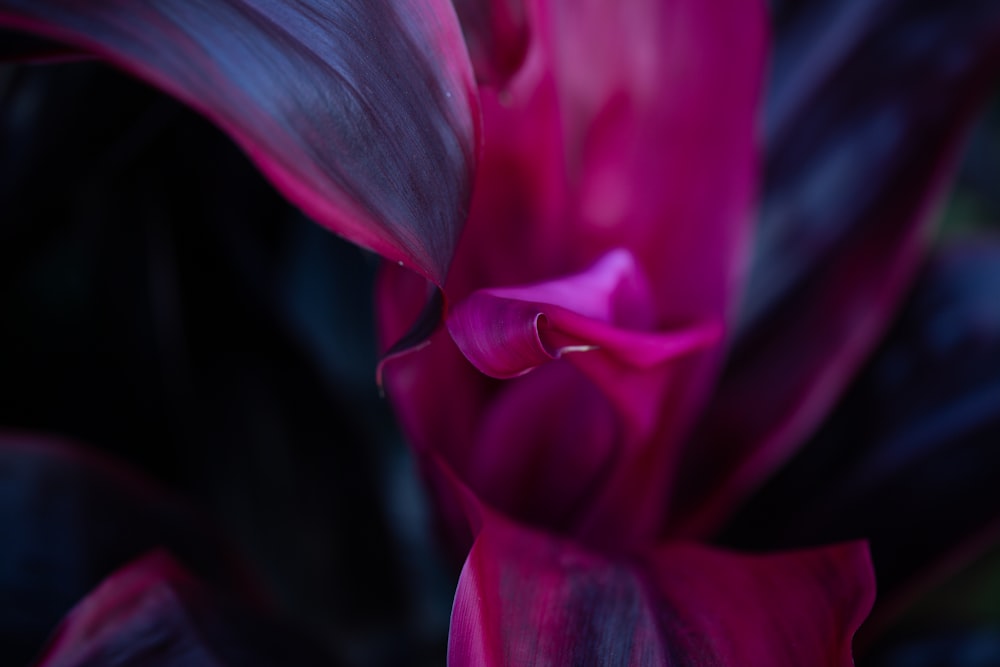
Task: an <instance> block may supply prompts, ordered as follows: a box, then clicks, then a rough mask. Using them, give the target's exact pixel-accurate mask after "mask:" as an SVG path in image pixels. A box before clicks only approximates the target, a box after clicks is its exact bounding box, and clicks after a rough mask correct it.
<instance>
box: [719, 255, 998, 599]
mask: <svg viewBox="0 0 1000 667" xmlns="http://www.w3.org/2000/svg"><path fill="white" fill-rule="evenodd" d="M998 295H1000V240H997V239H993V240H991V241H987V240H980V241H979V242H967V243H965V244H962V245H958V246H955V247H951V248H948V249H947V250H946V251H944V252H941V253H939V254H938V255H937V256H935V257H934V259H933V261H932V262H931V264H930V266H929V267H928V268H927V270H926V271H925V273H924V274H923V275H922V277H921V279H920V281H919V282H918V283H917V286H916V289H915V291H914V294H913V296H912V298H911V299H910V301H909V302H908V303H907V305H906V307H905V308H904V310H903V312H902V315H901V317H900V319H899V321H898V322H897V323H896V324H895V326H894V328H893V329H892V331H891V333H890V335H889V338H888V340H887V341H886V343H885V344H884V345H883V346H882V347H881V348H880V350H879V351H878V353H877V354H876V356H875V358H874V359H873V360H872V362H871V363H870V364H869V365H868V367H867V368H866V369H865V371H864V373H863V374H862V375H861V376H860V377H859V378H858V380H857V381H856V383H855V384H854V385H852V386H851V389H850V391H849V392H848V394H847V395H846V397H845V398H844V400H843V401H842V403H841V404H840V405H839V406H838V408H837V410H836V411H835V412H834V413H833V415H832V416H831V418H830V419H829V421H828V422H827V423H826V424H825V425H824V426H823V428H822V429H821V431H820V432H819V434H818V435H817V436H816V437H814V438H813V439H812V440H811V441H810V442H809V443H807V445H806V446H805V447H804V448H803V449H802V450H801V452H800V453H799V455H798V456H797V457H796V458H795V459H793V460H792V461H791V463H790V464H789V465H788V466H787V467H786V468H785V469H784V470H782V471H781V472H780V473H779V474H778V475H777V476H776V477H775V478H774V479H773V480H772V481H771V482H769V483H768V484H767V485H766V486H765V487H764V488H763V489H762V490H761V491H760V492H759V493H758V494H757V495H756V496H754V498H753V499H752V500H751V501H750V502H749V503H748V505H747V506H746V507H745V508H744V509H743V510H742V511H741V512H740V513H739V514H737V515H736V517H735V518H734V519H733V520H732V522H731V523H730V524H729V526H728V528H727V530H726V531H725V533H724V537H723V539H724V542H725V543H727V544H730V545H735V546H739V547H748V548H758V549H760V548H767V549H774V548H788V547H799V546H805V545H815V544H823V543H827V542H829V541H831V540H844V539H868V540H870V542H871V547H872V557H873V560H874V563H875V569H876V573H877V575H878V581H879V591H880V603H879V607H878V609H879V610H880V612H881V613H882V615H885V614H888V613H890V612H891V611H892V610H893V609H894V605H896V604H897V603H899V602H900V601H901V600H902V599H903V598H902V597H901V596H903V595H907V594H911V593H913V592H914V591H913V585H915V584H927V583H930V582H931V581H933V579H934V575H935V574H941V573H943V572H944V570H941V569H940V568H941V567H942V566H944V565H947V566H948V567H949V568H952V567H955V566H956V565H957V564H958V563H961V562H964V561H966V560H967V559H968V558H969V557H971V556H974V555H976V552H975V550H974V547H980V548H981V547H983V546H984V545H987V544H989V540H988V538H989V539H993V540H995V539H996V538H997V537H1000V535H998V534H997V526H998V525H1000V524H998V520H1000V495H998V494H997V480H998V479H1000V446H998V443H1000V307H998V303H1000V301H998V298H1000V297H998Z"/></svg>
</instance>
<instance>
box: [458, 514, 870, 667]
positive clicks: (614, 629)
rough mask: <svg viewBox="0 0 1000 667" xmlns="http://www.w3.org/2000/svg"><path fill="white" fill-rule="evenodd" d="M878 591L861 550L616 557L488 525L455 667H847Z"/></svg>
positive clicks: (469, 572) (478, 548) (471, 560)
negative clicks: (573, 666)
mask: <svg viewBox="0 0 1000 667" xmlns="http://www.w3.org/2000/svg"><path fill="white" fill-rule="evenodd" d="M874 592H875V590H874V581H873V579H872V573H871V564H870V561H869V558H868V552H867V549H866V547H865V546H864V544H862V543H850V544H844V545H839V546H834V547H829V548H826V549H817V550H813V551H802V552H796V553H786V554H778V555H772V556H740V555H736V554H732V553H727V552H722V551H718V550H714V549H709V548H706V547H700V546H694V545H680V544H678V545H671V546H666V547H660V548H654V549H648V550H646V551H643V552H641V553H638V554H636V555H632V556H620V557H608V556H603V555H598V554H596V553H593V552H589V551H587V550H586V549H583V548H581V547H579V546H578V545H576V544H574V543H571V542H567V541H563V540H560V539H558V538H554V537H552V536H551V535H547V534H544V533H541V532H537V531H534V530H531V529H527V528H523V527H520V526H517V525H516V524H513V523H510V522H508V521H506V520H503V519H500V518H499V517H496V516H492V515H487V516H486V517H485V521H484V523H483V526H482V528H481V531H480V532H479V535H478V537H477V538H476V543H475V545H474V546H473V548H472V551H471V553H470V554H469V557H468V559H467V560H466V563H465V567H464V569H463V571H462V575H461V578H460V580H459V587H458V593H457V595H456V599H455V607H454V610H453V613H452V627H451V638H450V641H449V656H448V657H449V664H450V665H452V667H463V666H465V665H470V666H471V665H477V666H486V665H489V666H492V665H570V664H601V665H630V666H636V665H678V666H679V665H684V666H685V667H700V666H706V667H707V666H709V665H712V666H715V665H746V664H753V665H758V664H759V665H775V666H780V665H788V666H789V667H792V666H795V667H799V666H801V665H817V666H822V665H829V666H831V667H832V666H838V667H848V666H850V665H853V664H854V663H853V660H852V657H851V641H852V638H853V636H854V633H855V632H856V631H857V629H858V627H859V625H860V624H861V622H862V621H863V620H864V618H865V616H866V615H867V613H868V610H869V609H870V607H871V604H872V601H873V598H874Z"/></svg>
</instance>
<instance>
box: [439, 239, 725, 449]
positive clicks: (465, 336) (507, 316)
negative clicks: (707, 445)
mask: <svg viewBox="0 0 1000 667" xmlns="http://www.w3.org/2000/svg"><path fill="white" fill-rule="evenodd" d="M653 311H654V306H653V301H652V292H651V290H650V286H649V284H648V282H647V280H646V278H645V276H644V275H642V270H641V268H640V267H639V266H638V265H637V263H636V262H635V259H634V257H633V256H632V254H631V253H630V252H628V251H627V250H623V249H619V250H613V251H611V252H609V253H608V254H607V255H605V256H604V257H602V258H601V259H600V260H599V261H598V262H597V263H596V264H594V265H593V266H592V267H590V268H589V269H588V270H586V271H584V272H583V273H580V274H577V275H574V276H570V277H567V278H562V279H559V280H554V281H550V282H547V283H539V284H536V285H528V286H524V287H499V288H493V289H486V290H481V291H478V292H475V293H474V294H472V295H471V296H470V297H469V298H467V299H465V300H464V301H462V302H461V303H459V304H458V305H457V306H456V307H455V308H454V310H453V311H452V313H451V314H450V315H449V317H448V330H449V332H450V333H451V335H452V338H453V339H454V341H455V343H456V344H457V345H458V348H459V349H460V350H461V351H462V353H463V354H464V355H465V356H466V358H468V359H469V361H471V362H472V363H473V365H475V366H476V367H477V368H478V369H479V370H480V371H482V372H483V373H486V374H487V375H490V376H492V377H497V378H510V377H516V376H519V375H524V374H525V373H527V372H529V371H531V370H532V369H534V368H536V367H537V366H540V365H542V364H543V363H546V362H548V361H551V360H554V359H560V358H563V357H565V358H566V359H567V360H569V361H570V362H571V363H572V364H573V365H575V366H576V367H577V368H579V369H580V370H581V371H583V373H584V374H586V375H587V376H589V377H590V378H591V380H593V382H594V384H595V385H596V386H597V387H598V388H599V389H600V390H601V391H602V392H604V393H605V394H606V395H607V398H608V399H609V400H610V401H611V402H612V403H613V404H615V407H616V408H617V409H618V411H619V412H620V413H621V414H623V415H625V416H626V419H625V421H626V428H628V429H631V430H632V431H633V432H636V433H639V434H641V435H642V436H645V437H648V436H649V435H651V430H652V429H653V427H654V426H655V424H656V420H657V417H658V416H659V412H660V410H661V409H662V403H663V400H664V397H665V395H666V393H667V390H668V389H669V387H670V384H671V383H670V379H671V378H672V377H673V373H671V370H672V367H671V366H672V364H671V362H674V361H675V360H677V359H678V358H683V357H685V356H688V355H690V354H691V353H692V352H696V351H700V350H704V349H705V348H707V347H710V346H711V345H713V344H715V343H717V342H718V341H719V339H720V338H721V324H715V325H714V326H713V325H712V324H702V325H700V326H691V327H688V328H683V329H678V330H676V331H667V332H661V331H654V330H653V325H654V321H653V319H652V314H653Z"/></svg>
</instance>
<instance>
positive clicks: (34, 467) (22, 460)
mask: <svg viewBox="0 0 1000 667" xmlns="http://www.w3.org/2000/svg"><path fill="white" fill-rule="evenodd" d="M0 498H2V500H3V502H2V503H0V533H2V534H3V535H4V538H3V540H0V555H2V557H0V599H3V600H4V601H5V602H4V604H3V605H0V653H2V654H3V656H4V660H5V661H9V662H10V663H11V664H24V663H26V662H27V661H28V660H29V659H30V658H31V656H32V655H33V654H35V653H36V652H37V651H38V649H39V648H40V647H41V645H42V643H43V641H44V640H45V637H46V636H47V635H48V634H49V632H50V631H51V629H52V627H53V626H54V625H55V624H56V623H57V622H58V620H59V618H60V617H62V615H63V614H64V613H65V612H66V610H67V609H69V607H70V606H71V605H73V604H74V603H75V602H76V601H77V600H78V599H80V598H81V597H82V596H83V595H85V594H86V593H87V592H88V591H89V590H90V589H91V588H92V587H93V586H95V585H96V584H97V583H98V582H99V581H100V580H101V579H102V578H104V577H105V576H107V575H108V574H110V573H111V572H112V571H113V570H114V569H116V568H118V567H120V566H121V565H122V564H124V563H126V562H128V561H129V560H131V559H133V558H135V557H137V556H139V555H140V554H142V553H144V552H145V551H147V550H149V549H152V548H154V547H157V546H160V545H163V546H166V547H168V548H170V549H172V550H174V551H175V552H176V553H177V554H178V556H180V557H182V558H183V559H184V562H186V563H188V564H190V565H191V566H192V567H194V568H197V571H198V572H199V573H201V574H203V575H204V576H206V577H209V578H210V579H211V580H212V581H213V582H215V583H216V584H218V585H220V586H223V587H227V588H230V589H235V588H243V587H245V585H244V581H243V579H242V577H241V576H240V574H239V573H240V568H239V567H233V565H234V563H233V561H232V560H231V559H230V558H229V557H228V556H227V555H226V554H227V550H226V548H225V547H224V546H223V544H222V540H220V539H219V538H218V536H217V535H215V534H213V533H212V532H211V531H210V530H209V528H208V527H207V526H206V525H204V524H203V523H202V522H201V520H200V519H199V518H198V517H197V516H196V515H195V514H194V513H193V512H192V511H189V510H187V509H186V508H185V507H184V506H183V505H181V504H179V503H178V502H177V501H176V500H174V499H172V498H171V497H169V496H168V495H167V494H165V493H164V492H163V491H162V490H160V489H158V488H157V487H156V486H155V485H154V484H152V483H151V482H150V481H149V480H146V479H143V478H142V477H140V476H137V475H135V474H134V473H132V472H130V471H128V470H125V469H121V468H119V467H117V466H116V465H114V464H112V463H110V462H109V461H107V460H105V459H103V458H101V457H99V456H96V455H94V454H93V453H90V452H89V451H87V450H84V449H82V448H81V447H79V446H73V445H70V444H68V443H63V442H58V441H54V440H45V439H40V438H38V437H34V436H28V435H23V434H13V433H6V434H2V436H0Z"/></svg>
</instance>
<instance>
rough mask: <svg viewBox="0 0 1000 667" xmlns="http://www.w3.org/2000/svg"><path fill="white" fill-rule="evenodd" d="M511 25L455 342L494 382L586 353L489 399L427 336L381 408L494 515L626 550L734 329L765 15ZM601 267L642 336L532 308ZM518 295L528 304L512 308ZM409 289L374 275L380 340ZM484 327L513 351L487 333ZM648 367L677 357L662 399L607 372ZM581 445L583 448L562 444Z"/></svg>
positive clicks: (701, 11) (715, 11)
mask: <svg viewBox="0 0 1000 667" xmlns="http://www.w3.org/2000/svg"><path fill="white" fill-rule="evenodd" d="M526 6H527V8H528V18H529V29H530V35H531V43H530V47H529V50H528V53H527V55H526V58H525V63H524V65H523V66H522V67H521V69H520V70H519V71H518V73H517V76H516V77H514V79H513V80H512V81H511V82H510V85H509V86H508V88H507V89H506V91H505V92H504V94H502V95H494V94H491V93H489V92H484V95H483V105H484V139H485V141H484V149H483V158H482V161H481V165H480V166H481V168H480V171H479V173H478V175H477V182H476V189H475V196H474V198H473V203H472V214H471V216H470V219H469V223H468V225H467V227H466V230H465V235H464V236H463V238H462V241H461V244H460V247H459V250H458V252H457V254H456V261H455V264H454V266H453V269H452V272H451V274H450V275H449V280H448V283H447V285H446V291H447V293H448V295H449V297H450V298H451V300H452V303H453V304H458V305H456V306H455V307H454V310H453V312H452V313H451V315H450V317H449V331H450V332H451V334H452V336H453V337H454V339H455V341H457V342H458V343H459V345H460V346H461V347H462V348H463V349H464V350H465V351H467V352H468V353H469V354H470V356H471V357H472V358H473V362H474V363H476V364H477V365H479V366H480V367H481V368H484V369H486V370H488V371H489V372H491V373H494V374H496V375H499V376H505V377H507V376H511V375H518V373H520V372H522V371H525V370H527V369H528V368H530V367H532V366H536V365H537V364H538V363H539V362H544V361H546V360H548V359H550V358H551V357H552V356H558V355H557V354H554V353H556V352H557V351H558V350H559V349H561V348H566V347H569V348H577V347H591V346H594V345H595V344H596V345H598V346H600V347H601V351H599V352H598V353H596V354H590V353H583V352H581V353H579V354H576V353H574V354H568V355H563V358H562V359H560V360H556V361H553V362H552V363H545V364H544V366H542V367H540V368H536V370H534V371H532V372H530V373H527V374H526V375H524V376H522V377H517V378H516V379H513V380H509V381H505V382H497V381H494V380H490V379H488V378H482V377H480V376H479V375H478V374H477V373H476V371H475V369H474V368H472V367H471V366H470V365H469V364H468V363H467V362H464V361H463V359H462V356H461V355H460V354H459V352H458V350H457V349H456V348H455V345H454V343H453V342H452V340H450V339H449V336H447V335H444V334H441V335H439V336H436V337H435V338H433V339H432V344H431V345H430V346H429V347H428V348H427V349H425V350H422V351H420V352H419V353H418V354H415V355H412V356H411V357H410V358H407V359H404V360H402V361H400V362H399V363H398V365H396V366H395V367H393V366H390V367H388V369H387V370H388V374H387V380H388V381H387V383H386V384H387V388H388V394H389V397H390V398H391V399H392V400H393V402H394V404H395V406H396V409H397V413H398V414H399V415H400V417H401V421H402V423H403V425H404V428H405V429H406V431H407V435H408V436H409V438H410V439H411V441H412V442H414V443H415V444H416V446H417V447H418V448H421V449H433V450H435V451H437V452H439V453H441V454H442V455H444V456H445V458H446V459H447V460H448V461H449V463H450V464H451V465H452V466H453V467H454V468H455V470H456V471H457V473H458V474H459V475H460V476H462V477H463V478H464V479H466V481H467V482H468V483H469V484H471V485H472V486H473V487H474V489H475V490H476V492H477V493H481V494H483V495H484V497H486V498H488V499H489V500H490V501H491V502H493V503H495V504H497V505H498V506H499V507H501V508H503V509H504V510H505V511H510V512H513V513H514V514H515V515H516V516H518V517H519V518H521V519H523V520H526V521H528V522H532V521H534V522H536V524H541V525H549V526H550V527H552V528H554V529H558V530H561V531H564V532H566V531H568V532H574V533H576V534H579V535H581V536H585V537H584V539H589V540H599V541H601V542H603V543H608V544H612V543H621V542H631V541H636V540H642V539H646V538H648V537H649V536H650V535H652V534H653V533H655V532H656V531H657V530H658V529H659V524H660V523H661V522H662V513H663V511H664V508H665V503H664V502H663V496H664V494H665V493H666V486H665V484H666V481H667V479H669V476H670V474H671V473H672V471H673V469H674V458H675V453H676V446H677V443H678V442H679V440H680V439H681V437H682V436H683V435H684V433H685V432H686V430H687V428H688V426H689V425H690V423H691V421H692V419H693V415H694V413H695V412H696V410H697V408H698V407H699V406H700V404H701V401H702V400H703V399H704V397H705V393H706V391H707V390H708V388H709V386H710V383H711V380H712V377H713V375H714V371H715V369H716V366H717V361H718V359H719V354H720V350H721V345H714V346H713V345H711V344H710V343H709V342H708V341H709V339H710V338H711V337H712V336H713V335H718V334H717V333H714V332H711V330H712V329H713V328H716V327H719V326H725V324H726V323H727V322H728V320H729V314H730V311H731V310H732V307H733V303H734V298H735V294H736V288H737V287H738V284H739V276H740V275H741V272H742V268H743V264H744V260H745V257H744V255H745V242H746V240H747V230H748V223H749V222H750V217H751V216H750V204H751V199H752V196H753V195H752V193H753V190H754V187H755V183H756V169H755V166H756V164H755V161H756V160H755V159H756V128H755V110H756V106H757V103H758V93H759V86H760V80H761V74H762V67H763V59H764V50H765V45H764V41H765V40H764V36H765V28H764V16H763V8H762V7H761V6H760V5H759V4H758V3H749V4H748V3H732V5H731V6H729V5H726V6H721V5H720V6H715V5H713V6H712V7H711V8H709V7H707V6H705V5H704V4H703V3H694V2H672V3H661V2H654V1H646V0H642V1H640V2H630V3H619V2H610V1H605V0H599V1H594V2H585V3H570V2H549V3H543V2H531V3H527V4H526ZM621 35H629V38H628V40H625V41H624V42H623V41H622V40H621V39H620V37H621ZM720 72H725V73H726V76H720V74H719V73H720ZM615 249H620V250H622V251H624V252H627V253H628V255H629V256H630V257H631V260H630V261H632V262H634V265H635V268H636V271H635V273H636V274H637V275H640V276H643V277H644V278H643V280H644V281H645V282H648V285H649V288H648V296H644V297H643V300H644V302H645V304H646V305H645V307H642V308H634V309H632V310H631V311H630V312H631V313H632V315H631V317H635V316H638V326H635V323H632V325H631V326H629V327H624V326H618V325H619V324H620V323H615V325H616V326H614V327H613V328H609V327H608V326H607V324H606V322H607V321H608V320H606V319H605V320H604V321H601V320H600V318H596V319H595V318H593V317H586V318H584V317H582V316H580V314H581V313H591V309H592V308H594V307H596V306H597V305H598V304H597V303H596V302H597V301H599V300H603V301H604V303H609V302H608V300H607V299H603V297H601V298H599V297H597V296H594V295H592V296H585V294H587V293H586V292H585V291H584V290H583V289H577V288H574V289H573V290H568V291H564V292H563V293H562V295H561V296H559V297H558V298H555V297H552V296H551V295H547V296H545V297H541V296H540V293H541V292H545V291H547V290H550V289H556V288H557V287H558V288H563V287H567V286H572V285H574V284H577V283H582V282H586V280H588V279H586V278H582V277H581V276H587V275H589V276H590V277H591V278H593V277H594V276H595V275H596V274H601V273H604V274H607V275H610V274H612V273H614V272H613V271H609V270H607V267H606V265H604V264H602V263H601V262H602V261H603V260H602V258H605V259H606V256H608V253H609V252H611V251H615ZM595 267H597V268H595ZM525 285H532V286H533V287H532V288H531V289H530V290H529V291H522V289H521V288H519V287H517V286H525ZM421 289H422V288H421V287H420V286H419V285H416V284H407V278H406V277H405V276H403V275H401V274H400V272H399V271H397V270H395V269H394V268H393V267H389V268H388V269H387V270H386V271H385V272H384V274H383V277H382V281H381V286H380V296H379V301H380V303H379V311H380V316H381V317H380V320H381V322H380V328H381V331H382V335H383V338H384V339H385V340H387V341H391V340H394V339H395V338H396V337H398V335H399V333H400V332H401V330H402V329H404V328H405V326H406V325H405V323H406V322H408V321H412V318H413V317H415V316H416V313H415V312H413V308H414V307H413V305H412V304H414V303H419V302H420V298H419V295H420V293H421V292H420V290H421ZM643 289H645V288H643ZM511 290H513V291H511ZM572 291H576V292H577V293H576V294H575V295H572V296H567V293H568V292H572ZM465 299H469V300H468V301H467V302H465V303H463V301H464V300H465ZM538 304H547V305H545V307H543V308H541V309H539V308H537V307H536V306H537V305H538ZM570 304H571V305H572V307H565V306H567V305H570ZM408 309H409V313H408V315H407V316H402V315H400V313H407V311H408ZM640 311H641V312H640ZM539 313H543V314H544V317H543V318H539V317H538V315H539ZM574 313H576V314H574ZM498 315H499V316H501V317H503V318H504V322H505V323H506V324H505V325H504V327H506V326H507V325H509V329H507V328H502V327H500V328H493V327H484V326H483V325H484V323H485V320H486V318H487V317H490V318H493V317H494V316H498ZM716 331H717V329H716ZM663 332H678V333H679V338H672V336H673V334H669V335H664V333H663ZM651 334H652V335H651ZM659 336H664V337H659ZM668 338H669V339H670V342H669V343H668V342H666V341H667V339H668ZM511 342H516V345H515V346H511V345H510V343H511ZM682 348H683V349H685V350H686V352H685V354H683V355H677V354H676V353H677V352H678V351H679V350H680V349H682ZM640 350H642V352H641V353H640V352H639V351H640ZM616 354H617V355H618V358H617V359H613V357H614V355H616ZM629 355H633V356H632V357H631V358H629ZM643 355H645V356H646V359H647V361H648V360H651V359H653V358H655V357H657V355H659V357H658V358H659V359H665V358H666V356H670V355H675V358H674V359H672V360H671V363H670V364H668V365H669V366H670V379H669V382H666V383H665V382H664V378H663V376H662V375H661V376H659V377H657V376H656V374H652V377H651V378H643V379H640V378H638V375H639V374H638V373H637V374H636V375H635V377H633V378H631V379H627V378H623V373H622V369H623V368H624V367H625V366H627V365H628V364H622V363H621V362H622V361H623V360H627V361H628V362H629V364H631V363H633V362H635V361H637V360H640V359H639V358H640V357H642V356H643ZM679 357H683V359H680V358H679ZM612 360H613V363H610V362H611V361H612ZM643 363H645V362H643ZM647 367H648V364H647ZM581 371H582V372H581ZM623 379H626V380H627V381H626V382H625V383H622V384H621V385H620V386H622V387H624V388H623V389H622V390H621V391H619V389H618V388H617V387H616V385H619V384H620V383H621V381H622V380H623ZM629 382H631V383H632V387H631V388H629V386H628V385H629ZM643 382H647V384H646V386H645V387H644V388H642V389H640V388H638V387H639V385H640V384H641V383H643ZM665 384H667V385H669V387H665ZM608 396H611V397H613V398H612V400H608V398H607V397H608ZM574 403H575V404H576V405H577V406H578V409H576V410H572V409H570V407H569V406H571V405H573V404H574ZM515 406H516V407H515ZM529 406H530V407H529ZM501 415H502V416H501ZM556 419H560V420H562V421H559V422H558V423H556V422H555V421H554V420H556ZM637 424H638V425H639V427H636V425H637ZM581 432H583V433H586V434H587V435H586V437H584V438H583V439H582V441H579V444H578V442H574V440H573V439H572V438H571V437H570V434H571V433H577V434H579V433H581ZM529 444H530V446H529ZM505 457H506V459H507V464H504V465H498V462H501V461H502V460H503V459H504V458H505ZM570 459H575V460H577V461H580V462H581V463H580V465H579V466H576V464H574V468H582V469H584V470H582V471H580V476H579V478H577V479H575V480H566V479H565V477H566V476H565V475H563V474H562V473H561V471H560V469H559V466H560V465H568V464H567V461H569V460H570ZM484 461H490V462H491V465H489V466H487V465H486V464H485V463H483V462H484ZM487 471H490V472H487ZM504 471H509V472H504ZM515 471H516V472H515ZM527 471H530V472H527ZM567 486H572V487H573V488H572V489H566V487H567ZM553 487H555V488H562V489H563V490H564V491H565V492H566V493H565V495H564V499H565V500H564V501H562V502H561V503H560V508H559V511H552V507H551V506H549V505H548V504H547V502H548V499H549V498H550V495H551V494H549V493H547V492H544V491H543V489H546V488H553ZM502 489H506V491H501V490H502ZM570 499H571V500H570ZM637 505H638V506H637ZM533 514H534V515H535V517H536V518H535V519H532V518H531V517H532V515H533ZM624 515H628V516H632V517H633V518H634V519H635V520H634V521H629V522H623V521H621V520H620V517H621V516H624ZM556 516H558V517H561V518H560V519H559V520H558V521H556V520H555V519H554V517H556ZM549 521H555V523H552V524H547V522H549ZM640 536H642V537H640Z"/></svg>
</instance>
